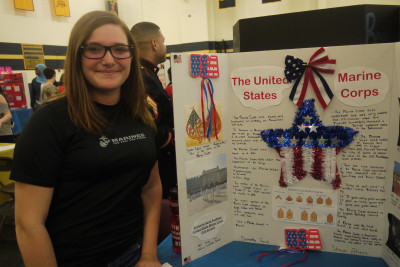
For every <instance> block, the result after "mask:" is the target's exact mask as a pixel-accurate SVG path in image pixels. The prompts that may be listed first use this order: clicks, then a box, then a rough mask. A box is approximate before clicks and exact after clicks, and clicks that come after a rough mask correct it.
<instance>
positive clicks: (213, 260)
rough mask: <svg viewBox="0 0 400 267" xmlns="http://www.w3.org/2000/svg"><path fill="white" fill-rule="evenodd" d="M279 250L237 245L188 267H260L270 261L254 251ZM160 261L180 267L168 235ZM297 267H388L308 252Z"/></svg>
mask: <svg viewBox="0 0 400 267" xmlns="http://www.w3.org/2000/svg"><path fill="white" fill-rule="evenodd" d="M276 249H279V248H278V247H277V246H270V245H263V244H254V243H246V242H239V241H234V242H231V243H229V244H227V245H225V246H223V247H221V248H219V249H217V250H216V251H214V252H212V253H210V254H208V255H206V256H204V257H202V258H200V259H197V260H195V261H193V262H190V263H188V264H186V265H185V267H204V266H205V267H224V266H227V267H228V266H229V267H249V266H256V267H258V266H260V263H263V262H265V261H266V260H268V259H269V258H268V257H265V258H263V261H261V262H259V261H258V260H257V256H250V254H251V253H253V252H255V251H259V250H262V251H266V250H268V251H270V250H276ZM302 257H303V256H302V255H295V254H291V255H286V256H281V257H278V258H276V259H275V260H273V261H271V262H270V263H269V264H268V265H265V266H266V267H281V266H283V265H285V264H289V263H292V262H294V261H296V260H300V259H302ZM158 258H159V259H160V262H161V264H164V263H165V262H168V263H169V264H170V265H172V266H173V267H181V266H182V264H181V255H180V254H178V253H175V252H174V251H173V250H172V237H171V235H169V236H168V237H167V238H166V239H165V240H164V241H163V242H162V243H160V245H159V246H158ZM294 266H296V267H313V266H318V267H321V266H323V267H338V266H340V267H354V266H362V267H387V266H388V265H387V264H386V263H385V261H384V260H383V259H381V258H375V257H363V256H356V255H348V254H339V253H331V252H321V251H309V252H308V258H307V261H306V262H303V263H298V264H295V265H294Z"/></svg>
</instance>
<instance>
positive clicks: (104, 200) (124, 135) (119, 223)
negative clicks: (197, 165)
mask: <svg viewBox="0 0 400 267" xmlns="http://www.w3.org/2000/svg"><path fill="white" fill-rule="evenodd" d="M97 106H98V108H99V109H100V110H101V111H102V113H103V115H104V116H105V117H106V118H107V119H108V120H109V121H110V126H111V127H110V130H108V131H107V132H106V134H105V135H104V136H101V137H99V136H96V135H93V134H88V133H87V132H84V131H83V130H80V129H78V128H77V127H76V126H75V125H74V124H73V123H72V122H71V120H70V118H69V115H68V111H67V102H66V100H65V99H61V100H58V101H55V102H54V103H50V104H48V105H45V106H44V107H42V108H40V109H38V110H37V111H36V112H35V113H34V114H33V116H32V117H31V119H30V120H29V122H28V123H27V124H26V125H25V127H24V129H23V131H22V133H21V135H20V136H19V138H18V141H17V144H16V147H15V152H14V164H13V169H12V172H11V179H13V180H15V181H20V182H24V183H29V184H34V185H38V186H44V187H53V188H54V194H53V199H52V202H51V206H50V209H49V214H48V217H47V221H46V227H47V230H48V232H49V234H50V238H51V240H52V243H53V247H54V250H55V253H56V257H57V261H58V264H59V266H103V265H105V264H107V263H108V262H111V261H112V260H113V259H115V258H116V257H117V256H118V255H119V254H120V253H121V252H123V251H124V250H126V249H127V248H128V247H129V246H130V245H132V244H134V243H135V241H136V240H137V238H138V237H139V236H140V235H141V233H142V228H143V205H142V200H141V197H140V193H141V188H142V186H143V185H144V184H146V182H147V181H148V178H149V175H150V172H151V169H152V167H153V166H154V164H155V161H156V158H157V147H156V141H155V132H154V131H153V130H152V129H151V128H150V127H149V126H147V125H145V124H144V123H142V122H141V121H139V120H136V119H132V118H130V117H129V116H126V115H124V113H123V112H122V107H121V105H120V104H117V105H115V106H104V105H100V104H97Z"/></svg>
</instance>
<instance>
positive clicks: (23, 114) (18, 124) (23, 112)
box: [11, 108, 33, 135]
mask: <svg viewBox="0 0 400 267" xmlns="http://www.w3.org/2000/svg"><path fill="white" fill-rule="evenodd" d="M32 114H33V111H32V109H31V108H23V109H12V110H11V115H12V120H13V121H14V127H13V133H14V135H19V134H20V133H21V131H22V128H24V125H25V124H26V123H27V122H28V120H29V119H30V117H31V116H32Z"/></svg>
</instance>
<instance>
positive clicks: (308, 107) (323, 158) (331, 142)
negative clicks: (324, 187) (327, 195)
mask: <svg viewBox="0 0 400 267" xmlns="http://www.w3.org/2000/svg"><path fill="white" fill-rule="evenodd" d="M314 102H315V99H309V100H305V101H304V102H303V103H302V104H301V105H300V107H299V108H298V110H297V113H296V117H295V118H294V122H293V124H292V127H291V128H289V129H286V130H283V129H268V130H263V131H262V132H261V138H262V139H263V140H264V141H265V142H266V143H267V144H268V146H270V147H272V148H275V149H276V151H277V152H278V153H279V156H280V157H281V162H282V167H281V175H280V179H279V184H280V186H281V187H287V186H288V185H289V184H293V183H295V182H297V181H300V180H302V179H303V178H305V177H306V175H307V174H309V175H311V176H312V177H313V178H314V179H316V180H319V181H326V182H328V183H330V184H331V185H332V186H333V188H334V189H337V188H339V187H340V186H341V180H340V176H339V171H338V167H337V154H338V153H339V152H340V151H341V150H342V149H343V148H344V147H346V146H347V145H349V144H350V143H351V142H352V141H353V138H354V136H355V135H356V134H357V133H358V131H354V130H353V129H352V128H348V127H343V126H324V125H323V124H322V121H321V120H320V119H319V116H318V115H317V112H316V109H315V106H314Z"/></svg>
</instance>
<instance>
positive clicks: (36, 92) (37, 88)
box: [29, 64, 47, 110]
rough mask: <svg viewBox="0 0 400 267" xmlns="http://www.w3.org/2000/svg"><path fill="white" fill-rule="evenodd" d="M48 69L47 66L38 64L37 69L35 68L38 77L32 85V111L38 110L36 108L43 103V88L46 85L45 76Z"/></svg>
mask: <svg viewBox="0 0 400 267" xmlns="http://www.w3.org/2000/svg"><path fill="white" fill-rule="evenodd" d="M45 68H46V65H44V64H36V68H35V73H36V77H35V78H33V80H32V83H31V86H32V87H31V91H30V92H29V93H30V97H31V108H32V110H36V108H37V107H38V105H39V104H38V103H40V102H41V100H42V99H41V97H42V87H43V84H45V83H46V81H47V79H46V77H45V76H44V73H43V71H44V69H45Z"/></svg>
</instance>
